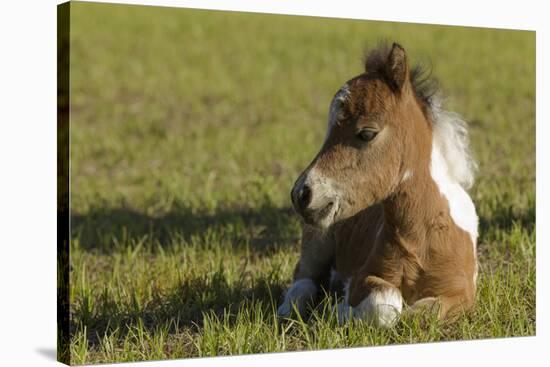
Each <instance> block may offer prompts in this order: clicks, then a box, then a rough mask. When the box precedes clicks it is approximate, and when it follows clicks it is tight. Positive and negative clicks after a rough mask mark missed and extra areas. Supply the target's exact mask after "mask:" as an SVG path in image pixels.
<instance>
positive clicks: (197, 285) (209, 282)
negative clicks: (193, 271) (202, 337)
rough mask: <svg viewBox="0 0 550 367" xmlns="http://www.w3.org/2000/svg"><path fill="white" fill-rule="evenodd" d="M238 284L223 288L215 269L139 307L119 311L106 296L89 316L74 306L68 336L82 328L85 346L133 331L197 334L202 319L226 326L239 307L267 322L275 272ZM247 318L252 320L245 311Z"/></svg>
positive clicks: (273, 303)
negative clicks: (256, 311) (258, 310)
mask: <svg viewBox="0 0 550 367" xmlns="http://www.w3.org/2000/svg"><path fill="white" fill-rule="evenodd" d="M243 282H244V278H243V279H242V281H237V282H234V283H233V284H229V282H228V280H227V277H226V276H225V274H224V271H223V269H222V268H220V269H219V270H218V271H217V272H216V273H215V274H214V275H213V276H212V275H210V276H206V275H205V276H204V277H197V278H193V279H189V280H186V281H184V282H183V284H181V285H180V286H179V287H177V288H175V289H172V290H170V291H168V292H167V293H166V294H158V295H154V296H153V300H152V301H150V302H149V303H148V304H147V305H145V306H144V307H139V306H137V307H132V306H131V305H130V306H122V307H121V305H117V304H116V303H114V301H113V300H112V298H110V297H105V298H104V299H101V300H100V301H99V302H98V303H97V304H96V307H95V310H94V312H92V313H88V312H85V311H83V310H82V309H81V308H79V307H78V306H77V307H76V308H75V311H74V313H73V317H72V321H73V325H72V328H71V329H72V332H73V337H74V333H75V332H76V331H77V330H80V331H82V328H83V327H84V326H85V327H86V338H87V342H88V343H89V345H90V346H99V344H100V341H101V339H102V338H103V337H105V336H109V335H111V334H112V333H116V335H117V336H116V338H117V339H118V340H123V339H124V338H125V337H126V336H128V335H129V334H130V335H136V334H137V333H139V332H138V331H137V330H138V329H142V330H145V331H146V332H152V333H154V332H156V331H158V330H159V328H160V329H163V331H165V332H166V333H168V334H176V333H184V332H189V331H191V332H197V331H198V330H200V329H201V328H202V327H203V324H204V318H205V316H207V315H208V316H213V315H214V316H215V317H217V318H218V319H220V320H225V321H226V322H228V323H229V324H232V323H234V322H235V318H236V314H237V313H238V311H240V310H242V309H243V307H245V308H246V309H249V310H253V307H252V304H253V303H255V304H256V306H258V307H261V308H262V310H263V312H262V314H263V315H264V317H268V318H272V315H273V314H274V310H276V307H277V304H278V302H279V300H280V299H281V297H282V295H283V291H284V285H283V284H280V282H279V281H277V274H275V273H271V274H266V275H265V276H263V277H261V278H258V279H254V280H253V285H252V286H249V287H246V286H245V285H244V284H243ZM81 304H82V303H81ZM249 316H250V317H253V315H252V314H251V313H250V314H249Z"/></svg>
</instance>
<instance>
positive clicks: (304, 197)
mask: <svg viewBox="0 0 550 367" xmlns="http://www.w3.org/2000/svg"><path fill="white" fill-rule="evenodd" d="M297 199H298V200H297V204H298V207H299V208H300V209H301V210H304V209H306V208H307V206H308V205H309V203H310V202H311V189H310V188H309V186H307V185H302V187H301V188H300V190H299V191H298V195H297Z"/></svg>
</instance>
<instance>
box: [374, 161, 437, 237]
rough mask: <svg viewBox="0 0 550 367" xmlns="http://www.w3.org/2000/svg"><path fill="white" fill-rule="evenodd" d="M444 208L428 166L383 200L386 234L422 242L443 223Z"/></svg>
mask: <svg viewBox="0 0 550 367" xmlns="http://www.w3.org/2000/svg"><path fill="white" fill-rule="evenodd" d="M445 206H446V204H445V200H443V198H442V197H441V194H440V192H439V189H438V187H437V184H436V183H435V182H434V180H433V179H432V176H431V174H430V170H429V166H428V167H423V168H420V169H418V170H417V171H415V172H412V173H410V174H409V177H408V178H406V179H405V180H404V181H403V182H401V183H400V184H399V185H398V188H397V190H396V192H395V193H394V194H393V195H391V196H390V197H389V198H387V199H386V200H385V201H384V203H383V207H384V226H385V232H386V233H387V234H388V235H390V237H393V238H399V239H403V240H405V241H422V240H424V239H425V237H426V232H427V231H428V229H429V228H431V227H433V226H437V225H441V224H442V223H443V222H444V221H443V220H442V219H444V215H445V213H446V210H445Z"/></svg>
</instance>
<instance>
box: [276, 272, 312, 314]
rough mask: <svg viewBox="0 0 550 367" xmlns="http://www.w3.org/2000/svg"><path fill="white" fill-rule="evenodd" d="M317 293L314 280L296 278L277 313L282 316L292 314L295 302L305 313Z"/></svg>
mask: <svg viewBox="0 0 550 367" xmlns="http://www.w3.org/2000/svg"><path fill="white" fill-rule="evenodd" d="M316 293H317V286H316V285H315V283H314V282H313V280H311V279H309V278H303V279H298V280H296V281H295V282H294V283H293V284H292V286H291V287H290V288H289V289H288V291H287V292H286V294H285V299H284V301H283V303H282V304H281V305H280V306H279V308H278V309H277V314H278V315H279V316H281V317H288V316H290V314H291V313H292V307H293V306H292V305H293V304H295V305H296V308H297V310H298V312H299V313H300V314H301V315H302V314H304V312H305V311H306V306H307V304H308V302H309V301H311V300H312V299H313V297H315V294H316Z"/></svg>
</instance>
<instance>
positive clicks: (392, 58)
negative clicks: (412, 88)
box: [385, 43, 409, 92]
mask: <svg viewBox="0 0 550 367" xmlns="http://www.w3.org/2000/svg"><path fill="white" fill-rule="evenodd" d="M385 72H386V78H387V79H388V81H389V83H390V85H391V87H392V88H393V89H394V91H396V92H400V91H401V89H402V88H403V85H404V84H405V81H406V80H407V79H408V78H409V66H408V65H407V54H406V53H405V49H404V48H403V47H401V45H399V44H397V43H394V44H393V46H392V48H391V51H390V54H389V55H388V60H387V61H386V70H385Z"/></svg>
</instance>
